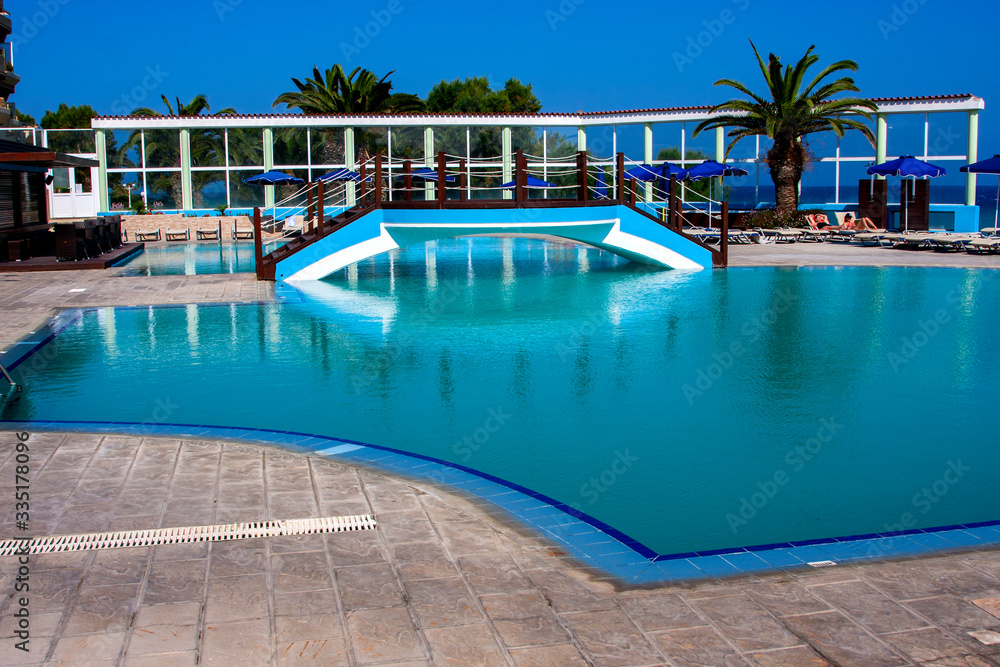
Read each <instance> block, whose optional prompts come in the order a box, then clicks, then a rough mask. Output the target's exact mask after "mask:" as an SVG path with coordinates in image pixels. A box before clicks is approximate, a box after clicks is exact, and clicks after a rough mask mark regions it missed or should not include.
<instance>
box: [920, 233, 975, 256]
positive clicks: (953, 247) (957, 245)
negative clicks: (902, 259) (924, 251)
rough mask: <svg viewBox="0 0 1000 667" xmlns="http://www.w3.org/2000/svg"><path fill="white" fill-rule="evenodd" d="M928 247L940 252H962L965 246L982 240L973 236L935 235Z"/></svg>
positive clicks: (928, 242) (929, 240)
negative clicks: (976, 240)
mask: <svg viewBox="0 0 1000 667" xmlns="http://www.w3.org/2000/svg"><path fill="white" fill-rule="evenodd" d="M933 237H934V238H931V239H928V240H927V245H928V246H930V247H931V248H933V249H934V250H936V251H939V252H962V250H964V249H965V244H966V243H968V242H970V241H973V240H975V239H978V238H980V237H979V235H973V234H934V235H933Z"/></svg>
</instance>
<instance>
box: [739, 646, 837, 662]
mask: <svg viewBox="0 0 1000 667" xmlns="http://www.w3.org/2000/svg"><path fill="white" fill-rule="evenodd" d="M750 658H751V659H752V660H753V662H756V663H757V664H758V665H760V667H828V666H829V664H830V663H829V662H828V661H827V660H826V659H825V658H823V656H821V655H820V654H819V653H816V651H814V650H812V649H811V648H809V647H808V646H796V647H794V648H779V649H777V650H774V651H767V652H762V653H754V654H752V655H751V656H750Z"/></svg>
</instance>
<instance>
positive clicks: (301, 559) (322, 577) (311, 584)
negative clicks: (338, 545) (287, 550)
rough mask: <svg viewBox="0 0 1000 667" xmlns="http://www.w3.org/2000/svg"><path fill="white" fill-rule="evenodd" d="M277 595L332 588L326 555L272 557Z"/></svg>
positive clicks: (317, 552)
mask: <svg viewBox="0 0 1000 667" xmlns="http://www.w3.org/2000/svg"><path fill="white" fill-rule="evenodd" d="M271 572H272V573H273V578H274V591H275V593H294V592H296V591H313V590H317V589H321V588H331V587H332V586H333V581H332V579H331V577H330V572H329V571H328V569H327V561H326V554H325V553H323V552H321V551H314V552H310V553H299V554H278V555H276V556H271Z"/></svg>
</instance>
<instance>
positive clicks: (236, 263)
mask: <svg viewBox="0 0 1000 667" xmlns="http://www.w3.org/2000/svg"><path fill="white" fill-rule="evenodd" d="M281 243H283V242H281ZM281 243H276V242H273V241H271V242H268V243H265V244H264V253H265V254H267V253H269V252H271V251H272V250H274V249H275V248H276V247H278V246H279V245H280V244H281ZM120 266H124V267H125V270H124V271H123V272H122V275H126V276H185V275H187V276H193V275H202V274H206V273H253V272H254V257H253V242H252V241H251V242H243V243H240V242H225V243H218V242H215V243H178V244H175V245H169V244H168V245H146V247H145V248H143V250H142V252H140V253H138V254H136V255H131V256H130V257H129V258H128V259H127V260H126V261H125V262H123V263H122V264H121V265H120Z"/></svg>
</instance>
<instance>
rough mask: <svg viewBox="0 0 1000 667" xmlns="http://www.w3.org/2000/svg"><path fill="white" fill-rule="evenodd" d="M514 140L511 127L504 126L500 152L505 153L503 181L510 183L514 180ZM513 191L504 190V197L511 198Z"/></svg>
mask: <svg viewBox="0 0 1000 667" xmlns="http://www.w3.org/2000/svg"><path fill="white" fill-rule="evenodd" d="M512 145H513V140H512V139H511V132H510V127H505V128H503V131H502V132H501V135H500V146H501V147H500V152H501V153H503V182H504V183H510V182H511V181H513V180H514V168H513V165H512V158H513V152H514V150H513V148H512V147H511V146H512ZM512 197H513V193H511V191H510V190H504V191H503V198H504V199H511V198H512Z"/></svg>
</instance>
